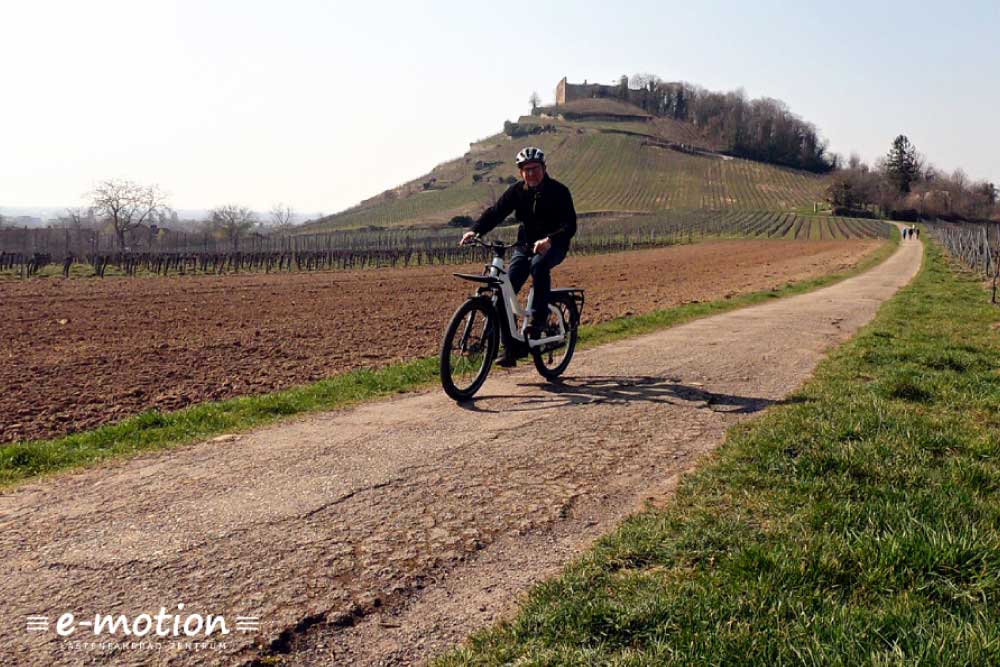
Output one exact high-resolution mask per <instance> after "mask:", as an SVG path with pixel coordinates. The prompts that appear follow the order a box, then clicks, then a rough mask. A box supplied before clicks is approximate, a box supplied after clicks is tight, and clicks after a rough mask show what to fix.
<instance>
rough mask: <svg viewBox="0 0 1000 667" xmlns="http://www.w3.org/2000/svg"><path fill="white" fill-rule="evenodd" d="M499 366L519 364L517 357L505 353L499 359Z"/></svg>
mask: <svg viewBox="0 0 1000 667" xmlns="http://www.w3.org/2000/svg"><path fill="white" fill-rule="evenodd" d="M497 366H500V367H501V368H514V367H515V366H517V359H515V358H513V357H508V356H506V355H504V356H502V357H500V358H499V359H497Z"/></svg>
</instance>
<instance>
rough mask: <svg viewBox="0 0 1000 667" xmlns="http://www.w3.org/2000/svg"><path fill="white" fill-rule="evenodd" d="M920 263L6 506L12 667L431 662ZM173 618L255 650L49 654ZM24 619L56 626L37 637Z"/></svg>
mask: <svg viewBox="0 0 1000 667" xmlns="http://www.w3.org/2000/svg"><path fill="white" fill-rule="evenodd" d="M920 257H921V253H920V246H919V244H918V243H914V242H904V243H903V244H902V246H901V248H900V250H899V251H898V252H897V253H896V254H894V255H893V257H892V258H890V259H889V260H888V261H886V262H885V263H884V264H882V265H880V266H879V267H877V268H876V269H874V270H872V271H870V272H868V273H866V274H864V275H862V276H859V277H857V278H854V279H851V280H848V281H845V282H843V283H840V284H838V285H834V286H832V287H829V288H826V289H823V290H820V291H817V292H813V293H811V294H807V295H802V296H799V297H795V298H790V299H786V300H781V301H777V302H774V303H770V304H767V305H764V306H759V307H755V308H749V309H744V310H740V311H736V312H732V313H729V314H725V315H721V316H717V317H713V318H709V319H704V320H700V321H697V322H693V323H690V324H687V325H685V326H681V327H677V328H674V329H670V330H666V331H662V332H659V333H656V334H652V335H648V336H644V337H641V338H636V339H632V340H628V341H625V342H621V343H617V344H613V345H608V346H604V347H601V348H597V349H593V350H589V351H587V352H585V353H582V354H580V355H579V357H578V358H577V359H576V360H575V361H574V362H573V365H572V366H571V367H570V372H569V377H568V378H567V381H566V383H565V384H564V385H562V386H546V385H543V384H541V383H540V382H539V378H538V376H537V375H536V374H535V373H534V372H533V370H528V369H517V370H515V371H513V372H498V373H497V374H496V375H495V376H494V377H492V378H491V379H490V381H489V382H488V383H487V384H486V386H485V387H484V390H483V392H482V397H481V398H480V399H479V400H476V401H475V402H474V403H473V404H470V405H467V406H464V407H459V406H456V405H455V404H454V403H453V402H451V401H449V400H448V399H447V398H445V397H444V396H443V394H442V393H441V392H439V391H429V392H426V393H422V394H416V395H407V396H402V397H398V398H396V399H393V400H388V401H382V402H378V403H372V404H368V405H364V406H361V407H359V408H356V409H352V410H345V411H341V412H335V413H330V414H323V415H318V416H311V417H307V418H303V419H300V420H297V421H294V422H292V423H289V424H284V425H281V426H276V427H273V428H267V429H263V430H260V431H256V432H253V433H250V434H246V435H242V436H239V437H236V438H231V439H223V440H220V441H213V442H210V443H203V444H199V445H194V446H190V447H186V448H183V449H181V450H176V451H173V452H169V453H164V454H156V455H147V456H143V457H141V458H139V459H135V460H132V461H129V462H126V463H122V464H118V465H115V466H112V467H110V468H102V469H93V470H87V471H82V472H77V473H72V474H68V475H64V476H62V477H60V478H58V479H53V480H49V481H46V482H41V483H35V484H31V485H28V486H24V487H22V488H20V489H19V490H17V491H15V492H13V493H10V494H7V495H5V496H2V497H0V588H2V593H0V619H2V621H0V623H2V625H0V654H3V655H2V656H0V662H2V663H3V664H5V665H6V664H25V665H48V664H136V665H138V664H176V665H194V664H226V665H229V664H253V663H254V661H255V660H261V659H264V658H267V659H268V660H265V661H263V662H261V663H257V664H295V665H298V664H305V665H329V664H335V665H339V664H344V665H354V664H409V663H411V662H419V661H422V660H424V659H426V658H427V657H429V656H433V655H434V654H436V653H438V652H440V651H442V650H445V649H447V648H448V647H449V646H452V645H453V644H454V643H456V642H459V641H461V639H462V638H463V637H464V636H465V635H466V634H467V633H468V632H469V631H471V630H473V629H475V628H477V627H480V626H481V625H483V624H484V623H487V622H489V621H490V620H492V619H493V618H495V616H496V615H497V614H500V613H504V611H505V610H509V609H510V607H511V605H512V603H513V602H515V601H516V596H517V595H518V594H519V593H520V592H522V591H524V590H525V588H526V587H527V586H529V585H530V584H531V583H532V582H534V581H537V580H538V579H539V578H541V577H543V576H544V575H546V574H549V573H552V572H554V571H555V570H556V569H557V568H558V567H559V566H560V565H561V564H563V563H564V562H565V561H566V560H567V559H568V558H570V557H572V556H573V555H574V554H576V553H579V551H580V550H581V549H582V548H584V547H586V545H587V544H589V543H590V541H591V540H592V539H593V538H594V537H596V536H597V535H599V534H601V533H603V532H606V531H608V530H610V529H611V528H612V527H613V526H614V525H615V523H616V522H617V521H619V520H620V519H621V518H622V517H623V516H625V515H626V514H628V513H630V512H631V511H634V510H635V509H636V508H637V507H639V506H640V504H641V502H642V501H643V499H644V498H647V497H650V496H652V497H661V496H663V495H664V494H668V493H669V491H670V488H671V486H672V484H674V483H675V481H676V479H677V477H678V476H679V475H680V474H681V473H682V472H683V471H685V470H687V469H689V468H690V467H691V466H693V465H694V464H695V463H696V462H697V461H698V459H699V457H701V456H702V455H703V454H704V453H705V452H707V451H710V450H711V449H712V448H713V447H715V446H717V445H718V444H719V443H720V441H721V439H722V437H723V435H724V432H725V430H726V428H728V427H729V426H731V425H732V424H734V423H735V422H737V421H738V420H740V419H745V418H747V417H749V416H751V415H753V414H754V413H756V412H758V411H760V410H761V409H763V408H765V407H767V406H768V405H771V404H773V403H774V402H777V401H780V400H781V399H782V398H783V397H784V396H786V395H787V394H788V393H789V392H790V391H791V390H793V389H794V388H796V387H798V386H799V385H800V384H801V383H802V382H803V380H804V379H806V378H807V377H808V375H809V374H810V373H811V371H812V369H813V368H814V367H815V365H816V363H817V362H818V361H819V360H820V359H821V357H822V356H823V352H824V350H826V349H828V348H829V347H830V346H831V345H833V344H835V343H837V342H839V341H842V340H844V339H846V338H847V337H849V336H850V335H851V334H852V333H853V332H854V331H856V330H857V328H858V327H859V326H861V325H863V324H864V323H866V322H868V321H870V319H871V318H872V317H873V316H874V313H875V311H876V309H877V308H878V306H879V305H880V303H882V302H883V301H884V300H885V299H887V298H888V297H890V296H891V295H892V294H893V293H894V292H895V291H896V290H897V289H899V288H900V287H901V286H903V285H904V284H906V283H907V282H908V281H909V280H910V279H911V278H912V276H913V275H914V274H915V272H916V271H917V270H918V268H919V264H920ZM179 603H184V605H185V607H184V609H183V610H178V604H179ZM161 607H165V608H166V610H165V613H167V614H177V615H178V616H179V617H180V624H181V627H182V628H183V623H184V622H185V620H190V618H192V617H189V615H191V614H196V613H197V614H202V615H209V614H211V615H215V616H223V617H224V618H225V619H226V621H227V622H228V627H229V628H230V629H231V630H232V629H233V627H234V623H235V619H236V617H237V616H255V617H259V620H260V626H259V629H254V630H253V631H250V632H240V631H233V632H232V633H231V634H229V635H227V636H225V637H224V638H223V639H224V641H225V642H226V646H225V647H224V648H220V647H213V648H208V649H205V650H200V651H199V650H195V649H193V648H186V647H179V648H178V647H168V646H165V645H164V644H163V642H164V641H165V640H157V639H156V637H155V636H154V637H149V636H147V637H146V641H147V642H151V643H154V644H155V643H157V642H159V643H158V644H157V645H159V646H161V647H163V650H160V651H152V650H143V649H141V648H125V649H118V650H115V649H108V648H107V647H105V648H102V647H100V646H95V647H90V646H87V645H83V646H82V648H81V647H80V645H77V644H73V643H71V642H72V640H87V641H89V642H95V641H101V640H103V641H108V640H109V639H115V638H116V639H118V640H119V641H120V640H121V639H122V635H121V633H119V634H118V635H117V637H111V636H110V635H108V634H103V635H101V636H99V637H94V635H93V632H91V631H90V630H89V629H88V628H86V627H85V626H83V627H81V626H78V627H77V631H76V633H75V634H74V635H72V636H70V637H69V638H68V639H64V638H62V637H59V636H58V635H57V633H56V631H55V625H56V619H57V618H58V617H59V616H60V615H62V614H64V613H65V612H72V613H74V614H75V615H76V617H75V618H76V620H77V621H80V620H86V619H87V618H88V617H89V618H90V619H91V620H93V618H94V615H95V614H124V615H125V616H126V617H127V619H128V620H129V622H130V623H132V624H133V626H138V628H139V629H140V630H142V629H144V627H146V626H143V624H142V623H143V619H142V617H141V616H140V614H143V613H148V614H151V615H155V614H157V612H158V611H159V610H160V609H161ZM29 615H43V616H46V617H47V620H48V623H49V626H48V627H47V629H43V630H40V631H35V632H28V631H27V630H26V622H27V617H28V616H29ZM196 620H197V619H196ZM173 627H174V626H173V624H172V621H170V620H169V619H168V621H167V622H166V625H165V628H166V631H167V632H168V634H169V632H170V631H171V630H172V628H173ZM191 627H194V625H192V626H191ZM154 629H155V626H154ZM199 637H200V638H203V637H204V635H203V634H202V635H199ZM218 638H219V635H213V636H212V637H210V638H209V639H218ZM132 639H134V638H132ZM272 661H273V662H272Z"/></svg>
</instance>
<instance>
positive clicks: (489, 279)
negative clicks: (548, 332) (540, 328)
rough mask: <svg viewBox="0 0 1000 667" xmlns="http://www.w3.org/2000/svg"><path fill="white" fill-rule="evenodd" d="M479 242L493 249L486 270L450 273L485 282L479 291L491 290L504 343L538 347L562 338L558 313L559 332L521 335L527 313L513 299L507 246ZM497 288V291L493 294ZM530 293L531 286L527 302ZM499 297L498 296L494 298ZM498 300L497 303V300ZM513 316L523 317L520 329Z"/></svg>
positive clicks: (563, 335) (564, 335) (564, 332)
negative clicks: (475, 274) (505, 253)
mask: <svg viewBox="0 0 1000 667" xmlns="http://www.w3.org/2000/svg"><path fill="white" fill-rule="evenodd" d="M479 245H482V246H484V247H487V248H490V249H492V250H493V259H492V261H491V262H490V263H489V264H487V265H486V272H485V274H484V275H481V276H473V275H469V274H465V273H456V274H454V275H456V276H458V277H459V278H463V279H465V280H471V281H473V282H485V283H487V285H488V287H480V288H479V294H482V293H483V291H492V292H493V293H494V295H495V298H494V306H495V307H496V312H497V316H498V317H499V318H500V321H501V322H503V326H502V328H501V330H500V335H501V337H502V339H503V342H504V344H505V345H509V344H510V343H511V342H512V341H513V342H515V346H516V345H520V346H525V345H526V346H527V347H528V349H534V348H536V347H542V346H545V345H549V344H552V343H560V342H562V341H564V340H566V323H565V322H564V321H563V318H562V317H561V316H559V317H558V322H559V333H558V334H557V335H555V336H546V337H545V338H531V339H527V340H526V339H525V336H524V328H525V327H526V326H527V313H526V311H525V309H524V308H523V307H521V303H520V302H519V301H518V300H517V293H516V292H514V288H513V286H512V285H511V284H510V276H508V275H507V267H506V265H505V263H504V251H505V250H506V249H507V247H508V246H504V245H502V244H489V243H483V242H482V241H479ZM497 290H499V294H497ZM533 293H534V288H533V287H532V288H531V290H530V291H529V292H528V301H527V302H528V303H531V296H532V294H533ZM496 297H499V298H496ZM498 301H499V302H501V303H498ZM549 310H550V311H552V312H555V313H556V314H557V315H560V313H559V310H558V309H557V308H555V307H554V306H553V305H552V304H549ZM517 317H521V318H523V319H524V322H523V324H522V326H521V328H520V329H518V327H517V320H516V318H517Z"/></svg>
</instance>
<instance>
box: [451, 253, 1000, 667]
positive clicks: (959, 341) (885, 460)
mask: <svg viewBox="0 0 1000 667" xmlns="http://www.w3.org/2000/svg"><path fill="white" fill-rule="evenodd" d="M998 320H1000V311H998V310H997V309H996V308H995V307H992V306H990V305H989V304H988V303H987V302H986V299H985V298H984V293H983V290H982V287H981V285H980V284H979V281H978V280H977V279H976V277H975V276H972V275H970V274H965V273H961V272H957V270H953V269H951V268H949V266H948V264H947V261H946V260H945V258H944V257H943V256H942V255H941V253H940V252H939V251H938V249H937V248H935V247H934V246H929V247H928V248H927V256H926V261H925V264H924V268H923V269H922V271H921V273H920V274H919V276H918V277H917V278H916V279H915V280H914V282H913V283H912V284H911V285H910V286H908V287H907V288H904V289H903V290H902V291H901V292H900V293H899V294H898V295H897V296H896V297H895V298H894V299H892V300H891V301H890V302H888V303H887V304H886V305H885V306H883V308H882V309H881V310H880V312H879V314H878V316H877V318H876V320H875V321H874V322H873V323H872V324H871V325H869V326H868V327H866V328H865V329H864V330H863V331H862V332H861V333H860V334H859V335H858V336H857V337H855V338H854V339H853V340H852V341H850V342H849V343H847V344H846V345H844V346H842V347H841V348H839V349H838V350H837V351H836V352H834V353H833V354H832V355H831V357H830V358H829V359H828V360H826V361H825V362H823V363H822V364H821V366H820V367H819V369H818V371H817V373H816V375H815V377H814V379H813V380H811V381H810V382H809V383H808V384H807V385H806V386H805V387H804V388H803V389H802V390H801V391H800V392H799V393H798V394H797V395H796V396H795V397H794V398H795V399H796V400H795V401H792V402H790V403H788V404H786V405H784V406H781V407H778V408H775V409H772V410H771V411H769V412H768V413H767V414H765V415H764V416H763V417H762V418H760V419H758V420H755V421H754V422H751V423H748V424H744V425H742V426H740V427H737V428H735V429H733V430H732V431H731V432H730V434H729V437H728V439H727V441H726V443H725V444H724V445H723V446H722V447H721V448H720V450H719V451H717V452H716V454H715V455H713V457H712V459H711V460H710V461H709V462H708V463H707V464H705V465H703V466H701V467H700V468H699V469H698V470H697V471H696V472H694V473H692V474H691V475H690V476H688V477H687V478H685V480H684V481H683V482H682V484H681V486H680V488H679V489H678V491H677V495H676V497H675V499H674V501H673V502H672V503H671V504H670V505H669V506H668V507H665V508H662V509H655V508H647V509H646V510H644V511H642V512H640V513H638V514H637V515H635V516H633V517H632V518H630V519H629V520H627V521H626V522H624V523H623V524H622V525H621V526H620V528H619V529H618V530H617V531H616V532H615V533H613V534H611V535H609V536H607V537H606V538H604V539H603V540H601V541H600V542H599V543H598V545H596V546H595V548H594V549H592V550H591V551H590V552H588V553H587V554H585V555H584V556H583V557H581V558H580V559H578V560H577V561H576V562H574V563H573V564H571V565H570V566H569V567H568V568H567V569H566V570H565V571H564V572H563V574H561V575H560V576H558V577H557V578H554V579H551V580H549V581H546V582H544V583H543V584H541V585H539V586H538V587H536V588H535V589H534V590H533V591H532V592H531V594H530V596H529V597H528V599H527V601H526V603H525V605H524V606H523V608H522V609H521V611H520V613H519V614H518V615H517V616H516V617H515V618H513V619H512V620H510V621H508V622H506V623H503V624H501V625H499V626H497V627H495V628H492V629H489V630H487V631H484V632H481V633H478V634H477V635H475V636H474V637H473V638H472V639H471V640H470V642H469V644H468V645H467V646H466V647H465V648H463V649H462V650H460V651H456V652H453V653H451V654H449V655H447V656H445V657H444V658H442V659H441V660H439V661H438V665H439V666H442V667H444V666H449V667H450V666H452V665H468V664H474V665H501V664H517V665H554V664H575V665H667V664H676V665H761V666H763V665H800V664H807V665H844V666H849V665H948V666H953V665H996V664H1000V606H998V605H997V602H998V600H1000V439H998V432H1000V409H998V406H1000V373H998V371H997V369H998V366H1000V343H998V339H997V329H996V324H997V322H998Z"/></svg>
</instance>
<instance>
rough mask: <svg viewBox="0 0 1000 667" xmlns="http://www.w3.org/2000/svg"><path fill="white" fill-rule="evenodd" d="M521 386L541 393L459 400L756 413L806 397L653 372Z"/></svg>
mask: <svg viewBox="0 0 1000 667" xmlns="http://www.w3.org/2000/svg"><path fill="white" fill-rule="evenodd" d="M518 386H520V387H537V388H538V389H540V390H541V391H542V392H543V393H542V394H541V395H538V394H535V395H527V396H525V395H516V394H492V395H491V394H486V395H482V396H478V397H475V398H473V399H471V400H468V401H464V402H462V403H459V405H460V406H461V407H462V408H463V409H466V410H470V411H474V412H494V413H497V412H523V411H527V410H548V409H552V408H559V407H564V406H569V405H587V404H594V403H635V402H643V403H653V404H669V405H685V404H693V405H692V407H696V408H700V409H705V408H707V409H710V410H713V411H715V412H725V413H729V414H741V415H746V414H753V413H755V412H760V411H761V410H764V409H766V408H768V407H770V406H772V405H783V404H787V403H798V402H801V401H802V400H803V399H801V398H792V399H785V400H772V399H769V398H760V397H754V396H736V395H733V394H720V393H716V392H712V391H708V390H707V389H702V388H700V387H696V386H691V385H686V384H682V383H681V382H680V379H679V378H669V377H656V376H651V375H622V376H615V375H583V376H570V377H566V378H562V379H561V380H560V381H558V382H554V383H553V382H544V381H538V382H522V383H519V384H518ZM504 398H514V399H521V402H520V403H519V404H518V405H517V406H513V407H507V408H504V409H489V408H485V407H482V406H481V405H476V404H477V403H482V402H486V401H490V400H495V399H504Z"/></svg>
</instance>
